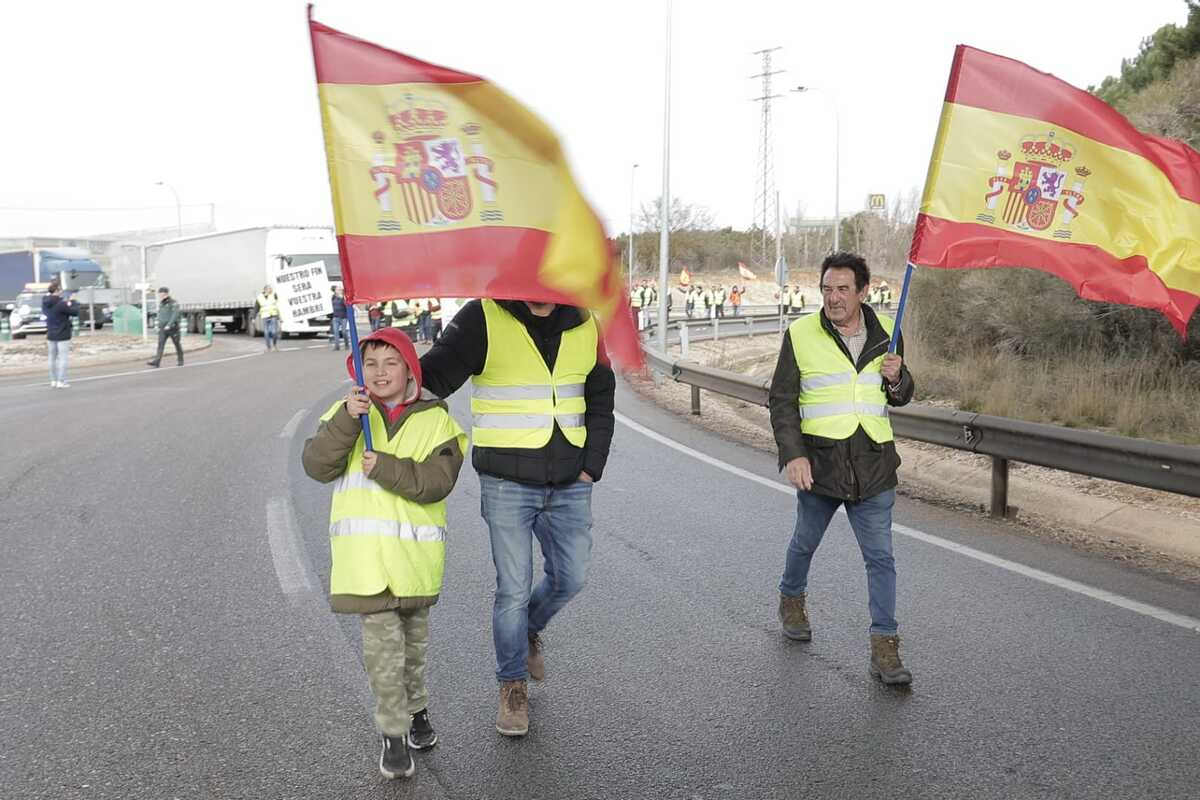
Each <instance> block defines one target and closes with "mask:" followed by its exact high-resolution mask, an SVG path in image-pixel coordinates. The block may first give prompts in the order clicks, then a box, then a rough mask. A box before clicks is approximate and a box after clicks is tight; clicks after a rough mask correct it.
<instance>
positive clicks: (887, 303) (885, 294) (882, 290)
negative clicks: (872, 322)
mask: <svg viewBox="0 0 1200 800" xmlns="http://www.w3.org/2000/svg"><path fill="white" fill-rule="evenodd" d="M879 305H880V306H881V307H883V308H885V309H887V308H891V305H892V287H890V286H888V282H887V281H880V282H879Z"/></svg>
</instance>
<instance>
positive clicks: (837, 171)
mask: <svg viewBox="0 0 1200 800" xmlns="http://www.w3.org/2000/svg"><path fill="white" fill-rule="evenodd" d="M792 91H793V92H822V93H823V94H825V95H826V96H827V97H828V98H829V99H830V101H831V102H832V103H833V250H834V252H837V251H838V249H839V244H840V240H841V230H842V215H841V212H840V204H839V199H840V193H841V188H842V175H841V172H842V158H841V148H842V120H841V115H840V114H838V104H837V97H835V96H834V94H833V93H832V92H829V91H826V90H825V89H821V88H819V87H816V86H797V87H796V88H795V89H792Z"/></svg>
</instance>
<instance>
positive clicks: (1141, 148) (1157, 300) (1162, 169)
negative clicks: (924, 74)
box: [912, 46, 1200, 331]
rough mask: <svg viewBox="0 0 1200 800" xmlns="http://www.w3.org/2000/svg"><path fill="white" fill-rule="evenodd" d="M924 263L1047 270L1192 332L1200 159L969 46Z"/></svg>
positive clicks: (1047, 79) (961, 57) (934, 165)
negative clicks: (1155, 312) (1153, 312)
mask: <svg viewBox="0 0 1200 800" xmlns="http://www.w3.org/2000/svg"><path fill="white" fill-rule="evenodd" d="M912 261H913V262H914V263H916V264H922V265H925V266H933V267H944V268H959V267H1033V268H1037V269H1042V270H1045V271H1048V272H1051V273H1054V274H1056V275H1058V276H1060V277H1062V278H1063V279H1065V280H1067V281H1069V282H1070V283H1071V284H1072V285H1073V286H1075V288H1076V291H1078V292H1079V294H1080V296H1081V297H1084V298H1086V299H1090V300H1104V301H1109V302H1118V303H1127V304H1130V305H1138V306H1145V307H1149V308H1155V309H1158V310H1160V311H1161V312H1162V313H1164V314H1165V315H1166V316H1167V317H1168V318H1169V319H1170V320H1171V322H1172V324H1174V325H1175V326H1176V327H1177V328H1178V329H1180V330H1181V331H1182V330H1184V329H1185V328H1186V325H1187V321H1188V319H1189V318H1190V317H1191V315H1192V313H1193V311H1194V310H1195V308H1196V306H1197V305H1198V304H1200V154H1198V153H1196V151H1194V150H1192V149H1191V148H1189V147H1187V146H1186V145H1185V144H1183V143H1182V142H1177V141H1173V140H1169V139H1163V138H1159V137H1153V136H1147V135H1145V134H1142V133H1140V132H1138V131H1137V130H1136V129H1135V128H1134V127H1133V126H1132V125H1131V124H1130V123H1129V122H1128V121H1127V120H1126V119H1125V118H1124V117H1122V116H1121V115H1120V114H1118V113H1117V112H1116V111H1114V110H1113V109H1112V108H1111V107H1109V106H1108V105H1106V104H1105V103H1103V102H1101V101H1100V100H1099V99H1097V98H1095V97H1093V96H1092V95H1090V94H1088V93H1087V92H1083V91H1081V90H1079V89H1076V88H1074V87H1072V86H1070V85H1068V84H1066V83H1064V82H1062V81H1060V80H1058V79H1057V78H1054V77H1053V76H1050V75H1047V74H1045V73H1041V72H1037V71H1036V70H1034V69H1032V68H1030V67H1028V66H1026V65H1024V64H1021V63H1020V62H1017V61H1013V60H1011V59H1007V58H1003V57H1001V56H996V55H993V54H990V53H985V52H982V51H979V50H974V49H972V48H968V47H963V46H960V47H959V48H958V49H957V51H956V53H955V60H954V66H953V69H952V71H951V76H950V82H949V86H948V88H947V92H946V100H945V103H944V105H943V109H942V116H941V122H940V124H939V126H938V136H937V140H936V143H935V145H934V152H933V157H932V159H931V161H930V167H929V173H928V176H927V178H926V184H925V192H924V196H923V198H922V204H921V213H920V215H919V217H918V221H917V228H916V233H915V235H914V240H913V251H912Z"/></svg>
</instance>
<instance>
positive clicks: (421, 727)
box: [408, 708, 437, 750]
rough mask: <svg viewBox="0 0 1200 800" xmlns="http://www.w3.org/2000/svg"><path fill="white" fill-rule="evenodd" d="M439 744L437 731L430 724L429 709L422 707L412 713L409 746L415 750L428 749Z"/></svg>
mask: <svg viewBox="0 0 1200 800" xmlns="http://www.w3.org/2000/svg"><path fill="white" fill-rule="evenodd" d="M435 744H437V731H435V730H434V729H433V726H432V725H430V724H429V709H427V708H422V709H421V710H420V711H418V712H417V713H415V714H413V715H412V726H411V727H409V729H408V746H409V747H411V748H412V749H413V750H428V749H429V748H431V747H433V746H434V745H435Z"/></svg>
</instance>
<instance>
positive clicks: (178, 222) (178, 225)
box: [154, 181, 183, 239]
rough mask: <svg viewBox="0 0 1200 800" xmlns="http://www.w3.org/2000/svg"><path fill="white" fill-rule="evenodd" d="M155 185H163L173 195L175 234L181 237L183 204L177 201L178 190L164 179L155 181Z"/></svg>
mask: <svg viewBox="0 0 1200 800" xmlns="http://www.w3.org/2000/svg"><path fill="white" fill-rule="evenodd" d="M154 185H155V186H165V187H167V188H168V189H170V190H171V194H173V195H175V235H176V236H177V237H178V238H180V239H182V238H183V206H181V205H180V203H179V192H177V191H175V187H174V186H172V185H171V184H169V183H167V182H166V181H155V182H154Z"/></svg>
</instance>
